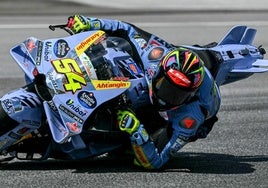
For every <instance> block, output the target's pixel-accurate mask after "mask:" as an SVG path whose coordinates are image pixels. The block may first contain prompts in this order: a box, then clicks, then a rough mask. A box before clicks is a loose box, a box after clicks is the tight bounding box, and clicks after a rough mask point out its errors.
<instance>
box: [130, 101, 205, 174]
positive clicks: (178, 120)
mask: <svg viewBox="0 0 268 188" xmlns="http://www.w3.org/2000/svg"><path fill="white" fill-rule="evenodd" d="M168 116H169V117H171V119H172V121H171V125H170V126H172V134H171V136H170V137H168V140H167V142H166V143H165V145H164V147H163V148H158V147H157V145H156V144H155V143H154V142H152V141H149V142H146V143H144V144H142V145H138V144H135V143H133V142H132V146H133V150H134V153H135V156H136V159H137V161H138V164H139V165H141V166H143V167H145V168H147V169H158V168H161V167H162V166H163V165H164V164H165V163H166V162H167V161H168V160H169V159H170V158H171V157H173V156H177V155H178V152H179V150H180V149H181V148H182V147H183V146H184V145H185V144H186V143H188V141H189V140H188V138H190V137H192V136H194V135H195V133H196V131H197V129H198V128H199V126H200V125H201V124H202V123H203V122H204V118H205V117H204V114H203V112H202V110H201V108H200V106H199V103H198V102H194V103H191V104H189V105H187V106H185V107H183V108H180V109H178V110H175V111H172V112H169V113H168ZM163 134H165V135H168V133H165V132H163Z"/></svg>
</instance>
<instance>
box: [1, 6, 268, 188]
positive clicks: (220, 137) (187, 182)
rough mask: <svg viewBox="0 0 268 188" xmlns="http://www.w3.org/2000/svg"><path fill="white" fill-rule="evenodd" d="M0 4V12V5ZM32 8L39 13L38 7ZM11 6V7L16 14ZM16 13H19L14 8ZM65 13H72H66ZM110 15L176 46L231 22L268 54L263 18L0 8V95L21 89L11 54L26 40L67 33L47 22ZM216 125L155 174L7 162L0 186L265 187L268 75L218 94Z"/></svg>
mask: <svg viewBox="0 0 268 188" xmlns="http://www.w3.org/2000/svg"><path fill="white" fill-rule="evenodd" d="M2 5H3V6H2ZM38 5H40V6H41V7H44V8H42V9H40V7H39V9H38V8H37V7H38ZM16 7H17V9H16ZM18 7H21V9H20V8H18ZM70 7H71V8H70ZM77 12H81V13H83V14H87V15H89V16H95V17H109V18H115V19H119V20H124V21H128V22H132V23H135V24H137V25H139V26H141V27H142V28H144V29H146V30H148V31H151V32H154V33H155V34H157V35H158V36H161V37H163V38H164V39H166V40H167V41H171V42H172V43H177V44H195V43H198V44H206V43H209V42H211V41H219V40H220V39H221V38H222V37H223V35H224V34H225V33H226V32H227V31H228V29H230V28H231V27H232V26H233V25H235V24H246V25H249V26H252V27H255V28H257V29H258V32H257V36H256V40H255V43H256V45H261V44H262V45H263V46H264V48H266V49H268V37H267V33H268V24H267V20H268V19H267V18H268V15H267V13H266V12H257V11H254V12H248V11H246V12H243V11H239V12H233V11H230V12H229V11H220V12H217V11H215V12H212V13H207V12H205V11H203V12H195V13H193V12H189V11H187V12H182V13H177V12H171V13H168V12H161V13H157V12H151V13H148V12H147V13H146V12H138V13H137V12H135V11H131V12H126V11H120V10H111V9H97V8H96V7H81V6H79V5H76V4H67V5H62V4H59V3H55V2H54V1H46V3H45V2H41V1H35V2H32V1H25V3H21V4H20V5H17V6H16V5H15V4H14V6H10V3H9V1H2V2H1V3H0V15H1V16H0V27H1V28H0V36H1V38H0V63H1V66H0V94H1V95H3V94H4V93H6V92H8V91H10V90H12V89H15V88H17V87H20V86H22V85H23V83H24V82H23V80H22V78H23V74H22V73H21V72H20V71H19V69H18V67H17V66H16V64H15V63H13V61H12V59H11V58H10V56H9V54H8V51H9V48H10V47H12V46H14V45H15V44H17V43H19V42H20V41H22V40H24V39H25V38H27V37H29V36H36V37H38V38H41V39H45V38H49V37H53V38H54V37H56V36H63V35H66V34H65V33H63V32H61V31H56V32H51V31H49V30H48V29H47V25H49V24H60V23H64V22H65V20H66V18H67V17H68V16H69V15H72V14H74V13H77ZM221 91H222V107H221V109H220V113H219V121H218V122H217V124H216V125H215V127H214V129H213V130H212V132H211V134H210V135H209V136H208V138H207V139H204V140H198V141H197V142H195V143H191V144H188V145H186V146H185V148H183V149H182V150H181V156H179V157H178V158H176V159H174V160H172V161H170V162H169V163H168V164H167V165H166V166H165V169H164V170H162V171H160V172H147V171H144V170H142V169H139V168H136V167H134V166H133V165H132V161H130V160H126V159H120V158H105V157H103V158H99V159H91V160H85V161H75V162H70V161H55V160H49V161H43V162H34V161H30V162H29V161H17V160H15V161H12V162H9V163H7V164H6V163H5V164H0V187H224V188H225V187H252V188H253V187H254V188H255V187H263V188H266V187H268V139H267V133H268V123H267V122H268V73H266V74H258V75H254V76H252V77H251V78H248V79H246V80H242V81H240V82H237V83H234V84H230V85H226V86H224V87H222V88H221Z"/></svg>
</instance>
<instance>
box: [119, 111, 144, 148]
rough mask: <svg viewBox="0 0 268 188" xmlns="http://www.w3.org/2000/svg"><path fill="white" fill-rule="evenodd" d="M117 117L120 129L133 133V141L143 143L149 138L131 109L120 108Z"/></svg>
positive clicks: (131, 137)
mask: <svg viewBox="0 0 268 188" xmlns="http://www.w3.org/2000/svg"><path fill="white" fill-rule="evenodd" d="M117 119H118V122H119V128H120V130H121V131H125V132H127V133H128V134H130V135H131V136H130V140H131V142H132V143H135V144H137V145H142V144H144V143H145V142H147V141H148V140H149V135H148V133H147V131H146V130H145V129H144V127H143V125H142V124H140V121H139V120H138V119H137V118H136V116H135V115H134V113H132V112H131V111H129V110H124V111H121V110H119V111H118V113H117Z"/></svg>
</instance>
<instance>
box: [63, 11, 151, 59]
mask: <svg viewBox="0 0 268 188" xmlns="http://www.w3.org/2000/svg"><path fill="white" fill-rule="evenodd" d="M69 22H70V21H69ZM68 25H69V24H68ZM68 27H71V29H72V31H73V32H74V33H78V32H81V31H85V30H103V31H105V32H106V33H108V34H110V35H112V36H118V37H122V38H124V39H126V40H127V41H129V42H130V44H131V45H132V46H133V47H135V49H136V50H137V52H138V54H139V55H141V53H142V50H143V48H144V47H145V46H146V45H147V42H148V41H149V40H150V39H151V38H152V37H154V35H152V34H150V33H148V32H146V31H143V30H142V29H140V28H138V27H136V26H134V25H132V24H129V23H126V22H123V21H118V20H112V19H98V18H87V17H84V16H81V15H75V16H74V17H73V21H72V23H71V24H70V26H68Z"/></svg>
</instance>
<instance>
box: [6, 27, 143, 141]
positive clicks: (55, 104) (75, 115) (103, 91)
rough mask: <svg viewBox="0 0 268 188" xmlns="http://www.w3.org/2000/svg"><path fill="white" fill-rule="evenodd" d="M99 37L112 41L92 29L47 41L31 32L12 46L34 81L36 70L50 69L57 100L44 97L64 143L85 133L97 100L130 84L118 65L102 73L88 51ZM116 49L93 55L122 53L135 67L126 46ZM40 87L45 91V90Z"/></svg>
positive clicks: (54, 133)
mask: <svg viewBox="0 0 268 188" xmlns="http://www.w3.org/2000/svg"><path fill="white" fill-rule="evenodd" d="M99 43H105V44H104V47H106V46H105V45H107V43H108V42H107V41H106V38H105V33H104V32H103V31H89V32H84V33H80V34H76V35H73V36H68V37H65V38H60V39H48V40H44V41H40V40H38V39H35V38H29V39H27V40H26V41H24V42H23V43H21V44H20V45H17V46H15V47H14V48H13V49H11V55H12V56H13V57H14V59H15V60H16V62H17V63H18V64H19V66H20V67H21V68H22V70H23V71H24V73H25V75H26V77H27V78H28V80H30V81H33V80H34V79H35V74H36V72H38V74H43V75H46V77H45V78H46V79H45V83H46V86H47V90H48V91H47V92H49V93H50V95H51V97H52V100H51V101H44V109H45V112H46V115H47V120H48V123H49V126H50V130H51V132H52V136H53V138H54V140H55V141H56V142H57V143H64V142H66V141H67V140H68V139H69V138H70V137H71V136H73V135H76V134H79V133H81V131H82V128H83V125H84V123H85V121H86V119H87V118H88V117H89V116H90V115H91V113H92V112H93V111H94V110H95V109H96V108H97V107H98V106H100V105H101V104H102V103H104V102H106V101H109V100H111V99H113V98H114V97H116V96H118V95H120V94H122V93H123V92H124V91H126V90H127V89H128V88H129V87H130V86H131V80H129V77H128V78H127V77H124V74H122V73H121V72H120V71H118V70H114V69H115V68H116V67H117V66H114V67H113V66H112V67H111V70H112V71H113V73H114V74H112V75H110V73H109V71H107V72H108V73H107V74H106V77H104V78H98V76H97V73H96V67H94V66H93V64H92V61H93V59H92V57H93V56H92V57H89V56H88V54H86V52H87V51H88V50H89V49H91V47H92V46H94V45H96V44H99ZM113 50H114V49H113V48H111V49H110V51H109V52H107V51H106V53H105V52H102V53H100V54H99V55H98V54H96V53H95V54H94V58H96V59H98V58H103V57H104V58H105V59H109V58H112V59H116V58H117V57H116V56H121V57H120V58H121V59H122V60H123V61H124V63H126V64H127V65H128V66H129V67H133V64H135V63H134V62H132V61H130V60H129V59H130V58H129V57H127V54H126V53H125V52H123V51H122V54H120V52H115V51H113ZM96 52H100V50H99V49H98V51H96ZM90 53H91V51H90ZM114 54H116V55H114ZM118 58H119V57H118ZM121 59H120V60H121ZM128 61H129V62H128ZM95 66H96V65H95ZM134 67H135V69H130V70H128V72H129V74H133V75H134V76H133V78H135V77H138V76H139V75H140V74H142V73H141V70H140V69H139V68H138V66H137V65H136V64H135V66H134ZM104 70H106V69H104ZM132 70H133V71H134V70H135V72H134V73H133V71H132ZM107 75H108V76H111V78H108V77H107ZM39 93H40V95H42V91H41V92H39Z"/></svg>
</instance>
